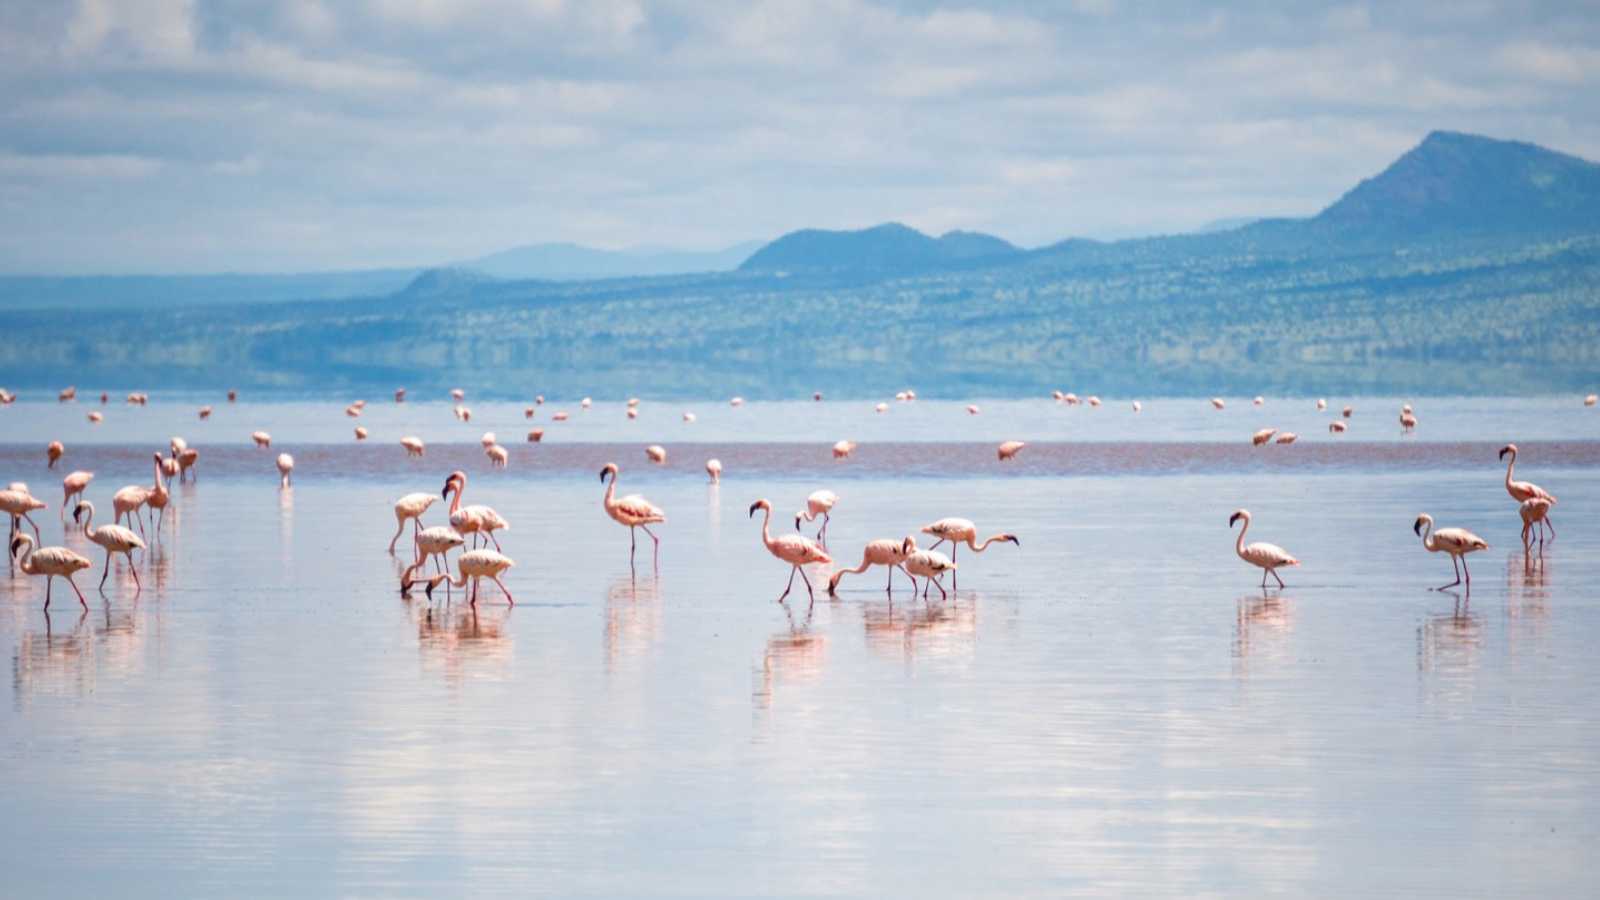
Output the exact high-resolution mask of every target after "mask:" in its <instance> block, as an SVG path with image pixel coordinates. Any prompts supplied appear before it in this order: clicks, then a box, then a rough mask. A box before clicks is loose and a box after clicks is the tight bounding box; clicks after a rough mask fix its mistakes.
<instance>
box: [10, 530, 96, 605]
mask: <svg viewBox="0 0 1600 900" xmlns="http://www.w3.org/2000/svg"><path fill="white" fill-rule="evenodd" d="M24 547H26V548H27V549H26V550H23V548H24ZM19 551H20V552H21V554H22V555H21V558H20V559H19V560H18V562H17V565H18V566H19V567H21V569H22V571H23V573H24V574H27V575H43V576H44V577H45V582H44V608H45V609H47V610H48V609H49V608H50V586H51V585H52V584H54V583H55V580H56V578H58V577H60V578H65V579H66V580H67V584H69V585H72V590H73V593H75V594H77V595H78V602H79V603H81V604H82V605H83V608H84V609H88V608H89V601H87V600H85V599H83V591H80V590H78V584H77V582H75V581H73V580H72V576H73V574H74V573H75V572H78V571H80V570H82V569H87V568H89V567H90V566H92V565H94V563H91V562H89V560H88V559H86V558H84V557H83V556H80V555H79V554H77V553H74V552H72V551H71V550H68V549H67V548H65V547H40V548H38V549H37V550H36V549H34V542H33V538H31V537H28V535H27V534H26V533H23V534H19V535H17V536H16V538H15V539H13V540H12V541H11V555H12V557H13V558H15V557H16V556H17V554H18V552H19Z"/></svg>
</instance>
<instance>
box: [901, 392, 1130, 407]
mask: <svg viewBox="0 0 1600 900" xmlns="http://www.w3.org/2000/svg"><path fill="white" fill-rule="evenodd" d="M912 399H913V400H915V399H916V398H915V397H912ZM1083 402H1085V403H1087V404H1089V405H1090V406H1099V405H1100V398H1099V397H1096V396H1095V395H1093V394H1090V395H1089V397H1088V399H1086V400H1084V401H1083Z"/></svg>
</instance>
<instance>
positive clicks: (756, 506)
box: [749, 500, 761, 519]
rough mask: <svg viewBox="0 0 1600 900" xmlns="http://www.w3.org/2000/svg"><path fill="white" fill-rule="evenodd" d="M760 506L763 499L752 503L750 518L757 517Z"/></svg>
mask: <svg viewBox="0 0 1600 900" xmlns="http://www.w3.org/2000/svg"><path fill="white" fill-rule="evenodd" d="M760 506H761V501H760V500H757V501H756V502H754V503H752V504H750V516H749V518H752V519H753V518H755V515H756V509H758V508H759V507H760Z"/></svg>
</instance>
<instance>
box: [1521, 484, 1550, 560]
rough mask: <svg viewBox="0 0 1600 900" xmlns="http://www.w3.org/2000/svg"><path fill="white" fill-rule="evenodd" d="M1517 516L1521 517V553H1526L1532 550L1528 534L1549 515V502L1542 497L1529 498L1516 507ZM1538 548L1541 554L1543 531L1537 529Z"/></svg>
mask: <svg viewBox="0 0 1600 900" xmlns="http://www.w3.org/2000/svg"><path fill="white" fill-rule="evenodd" d="M1517 514H1518V515H1520V516H1521V517H1522V552H1523V553H1527V552H1528V551H1529V550H1531V549H1533V544H1532V542H1531V541H1530V540H1529V539H1528V532H1529V531H1530V530H1531V529H1532V528H1533V526H1535V525H1537V524H1539V523H1540V522H1543V521H1544V520H1545V517H1546V516H1548V515H1549V514H1550V501H1549V500H1546V499H1545V498H1543V497H1529V498H1528V499H1526V500H1524V501H1522V505H1521V506H1519V507H1517ZM1539 546H1540V552H1543V547H1544V529H1542V528H1541V529H1539Z"/></svg>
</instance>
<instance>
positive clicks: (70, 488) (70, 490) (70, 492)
mask: <svg viewBox="0 0 1600 900" xmlns="http://www.w3.org/2000/svg"><path fill="white" fill-rule="evenodd" d="M93 480H94V473H93V472H84V471H82V470H80V471H77V472H73V473H72V474H70V475H68V476H67V477H65V478H63V479H61V514H62V516H65V515H66V512H67V506H68V505H70V504H71V503H72V498H73V497H77V498H78V499H79V500H82V499H83V492H84V491H85V490H86V489H87V488H88V487H89V482H91V481H93Z"/></svg>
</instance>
